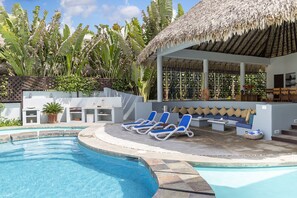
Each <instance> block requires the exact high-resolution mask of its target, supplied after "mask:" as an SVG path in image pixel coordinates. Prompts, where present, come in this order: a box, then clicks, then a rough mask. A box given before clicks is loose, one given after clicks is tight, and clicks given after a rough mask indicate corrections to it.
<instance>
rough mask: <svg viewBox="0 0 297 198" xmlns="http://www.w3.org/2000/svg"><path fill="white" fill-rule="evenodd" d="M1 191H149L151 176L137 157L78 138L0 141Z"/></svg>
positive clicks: (152, 190)
mask: <svg viewBox="0 0 297 198" xmlns="http://www.w3.org/2000/svg"><path fill="white" fill-rule="evenodd" d="M0 181H1V183H0V197H14V198H16V197H22V198H26V197H63V198H64V197H71V198H74V197H91V198H92V197H101V198H105V197H111V198H117V197H127V198H128V197H129V198H130V197H132V198H133V197H137V198H138V197H141V198H146V197H152V196H153V195H154V193H155V192H156V190H157V184H156V182H155V180H154V179H153V178H152V177H151V175H150V174H149V171H148V170H147V169H146V168H145V167H144V166H143V165H142V164H140V163H139V162H138V161H134V160H128V159H123V158H115V157H111V156H107V155H103V154H99V153H96V152H93V151H91V150H89V149H86V148H84V147H82V146H80V145H79V144H78V142H77V138H51V139H41V140H29V141H20V142H16V143H13V144H11V143H9V144H8V143H7V144H2V145H0Z"/></svg>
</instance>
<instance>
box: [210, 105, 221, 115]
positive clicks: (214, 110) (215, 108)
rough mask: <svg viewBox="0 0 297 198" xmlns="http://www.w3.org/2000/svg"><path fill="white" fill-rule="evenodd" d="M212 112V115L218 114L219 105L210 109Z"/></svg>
mask: <svg viewBox="0 0 297 198" xmlns="http://www.w3.org/2000/svg"><path fill="white" fill-rule="evenodd" d="M210 112H211V113H212V115H214V116H215V115H217V114H218V113H219V110H218V108H217V107H214V108H212V109H211V110H210Z"/></svg>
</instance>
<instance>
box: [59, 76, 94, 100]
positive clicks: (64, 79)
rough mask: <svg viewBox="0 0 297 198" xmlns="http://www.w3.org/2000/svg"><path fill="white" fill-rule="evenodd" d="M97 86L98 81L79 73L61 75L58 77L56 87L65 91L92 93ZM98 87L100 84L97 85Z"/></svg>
mask: <svg viewBox="0 0 297 198" xmlns="http://www.w3.org/2000/svg"><path fill="white" fill-rule="evenodd" d="M95 88H96V81H95V80H94V79H92V78H84V77H81V76H77V75H70V76H60V77H57V79H56V89H57V90H58V91H64V92H82V93H83V94H85V95H88V96H89V95H90V94H91V93H92V92H93V91H94V90H95ZM97 88H98V85H97Z"/></svg>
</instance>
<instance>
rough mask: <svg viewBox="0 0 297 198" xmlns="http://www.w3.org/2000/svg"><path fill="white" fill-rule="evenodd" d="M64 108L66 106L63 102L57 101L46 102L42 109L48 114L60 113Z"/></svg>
mask: <svg viewBox="0 0 297 198" xmlns="http://www.w3.org/2000/svg"><path fill="white" fill-rule="evenodd" d="M63 110H64V108H63V107H62V106H61V104H59V103H57V102H49V103H46V104H45V105H44V106H43V109H42V111H43V112H44V113H46V114H58V113H62V112H63Z"/></svg>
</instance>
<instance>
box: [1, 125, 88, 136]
mask: <svg viewBox="0 0 297 198" xmlns="http://www.w3.org/2000/svg"><path fill="white" fill-rule="evenodd" d="M85 128H86V127H45V128H15V129H2V130H0V135H5V134H16V133H24V132H37V131H67V130H83V129H85Z"/></svg>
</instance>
